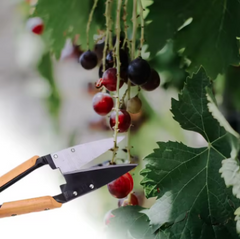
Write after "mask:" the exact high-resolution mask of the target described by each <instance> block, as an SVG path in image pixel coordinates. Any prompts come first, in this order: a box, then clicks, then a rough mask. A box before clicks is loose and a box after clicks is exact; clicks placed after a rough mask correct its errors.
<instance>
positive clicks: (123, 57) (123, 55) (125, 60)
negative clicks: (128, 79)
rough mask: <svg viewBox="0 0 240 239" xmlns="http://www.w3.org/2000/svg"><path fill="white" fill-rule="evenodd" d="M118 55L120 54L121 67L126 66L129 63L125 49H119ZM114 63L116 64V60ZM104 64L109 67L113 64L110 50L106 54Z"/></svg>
mask: <svg viewBox="0 0 240 239" xmlns="http://www.w3.org/2000/svg"><path fill="white" fill-rule="evenodd" d="M119 55H120V62H121V68H127V67H128V63H129V57H128V53H127V52H126V51H125V50H123V49H120V51H119ZM115 64H116V65H117V62H116V61H115ZM106 65H107V66H109V67H113V65H114V57H113V52H112V51H110V52H109V53H108V54H107V56H106Z"/></svg>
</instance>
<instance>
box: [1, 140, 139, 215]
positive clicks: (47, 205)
mask: <svg viewBox="0 0 240 239" xmlns="http://www.w3.org/2000/svg"><path fill="white" fill-rule="evenodd" d="M123 138H124V137H118V138H117V141H118V142H120V141H122V140H123ZM112 142H113V139H112V138H107V139H102V140H98V141H93V142H89V143H85V144H79V145H76V146H73V147H70V148H67V149H63V150H61V151H59V152H56V153H52V154H48V155H45V156H42V157H39V156H34V157H32V158H30V159H29V160H27V161H25V162H24V163H22V164H21V165H19V166H17V167H16V168H14V169H12V170H11V171H10V172H8V173H6V174H5V175H3V176H2V177H0V192H2V191H3V190H5V189H6V188H8V187H9V186H11V185H13V184H14V183H16V182H17V181H18V180H20V179H22V178H23V177H25V176H26V175H28V174H29V173H31V172H32V171H33V170H35V169H37V168H39V167H42V166H43V165H47V164H48V165H49V166H50V167H51V168H52V169H59V170H60V172H61V173H62V175H63V176H64V178H65V181H66V184H63V185H60V189H61V192H62V193H61V194H59V195H56V196H44V197H37V198H31V199H26V200H19V201H13V202H7V203H3V204H2V205H0V218H3V217H9V216H16V215H20V214H26V213H31V212H39V211H43V210H49V209H54V208H60V207H61V206H62V204H63V203H66V202H69V201H71V200H73V199H75V198H77V197H80V196H82V195H84V194H87V193H89V192H92V191H94V190H96V189H98V188H101V187H102V186H104V185H106V184H108V183H110V182H112V181H113V180H115V179H117V178H119V177H120V176H122V175H123V174H125V173H127V172H128V171H130V170H132V169H133V168H135V167H136V166H137V165H136V164H118V165H109V164H107V165H106V164H97V165H94V166H91V167H89V168H84V169H83V166H84V165H87V164H88V163H90V162H91V161H93V160H94V159H95V158H97V157H99V156H100V155H102V154H104V153H105V152H107V151H108V150H110V148H111V147H110V145H111V144H112Z"/></svg>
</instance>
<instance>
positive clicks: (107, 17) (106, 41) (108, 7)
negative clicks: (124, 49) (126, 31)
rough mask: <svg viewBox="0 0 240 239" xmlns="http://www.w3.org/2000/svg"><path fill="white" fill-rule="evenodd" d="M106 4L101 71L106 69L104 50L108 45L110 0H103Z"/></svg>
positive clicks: (105, 50)
mask: <svg viewBox="0 0 240 239" xmlns="http://www.w3.org/2000/svg"><path fill="white" fill-rule="evenodd" d="M105 4H106V8H105V14H104V15H105V19H106V24H105V25H106V37H105V44H104V48H103V62H102V65H103V68H102V72H104V71H105V70H106V62H105V59H106V52H107V47H108V38H109V10H110V4H111V0H109V1H108V0H107V1H106V2H105Z"/></svg>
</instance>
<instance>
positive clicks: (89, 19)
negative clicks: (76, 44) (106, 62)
mask: <svg viewBox="0 0 240 239" xmlns="http://www.w3.org/2000/svg"><path fill="white" fill-rule="evenodd" d="M97 2H98V0H94V4H93V6H92V9H91V12H90V14H89V17H88V22H87V29H86V35H87V49H88V50H89V30H90V25H91V22H92V17H93V13H94V10H95V8H96V7H97Z"/></svg>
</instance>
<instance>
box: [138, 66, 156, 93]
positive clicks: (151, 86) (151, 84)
mask: <svg viewBox="0 0 240 239" xmlns="http://www.w3.org/2000/svg"><path fill="white" fill-rule="evenodd" d="M159 85H160V77H159V74H158V73H157V72H156V71H155V70H154V69H151V75H150V77H149V79H148V80H147V82H146V83H145V84H143V85H141V88H142V89H143V90H147V91H152V90H155V89H156V88H158V86H159Z"/></svg>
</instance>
